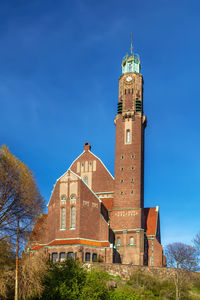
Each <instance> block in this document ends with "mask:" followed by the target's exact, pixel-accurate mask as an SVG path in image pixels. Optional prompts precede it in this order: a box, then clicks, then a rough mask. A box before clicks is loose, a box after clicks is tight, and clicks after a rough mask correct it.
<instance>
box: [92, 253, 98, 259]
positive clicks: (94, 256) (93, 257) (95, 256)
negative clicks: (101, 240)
mask: <svg viewBox="0 0 200 300" xmlns="http://www.w3.org/2000/svg"><path fill="white" fill-rule="evenodd" d="M92 261H97V254H96V253H93V254H92Z"/></svg>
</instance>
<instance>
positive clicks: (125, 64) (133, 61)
mask: <svg viewBox="0 0 200 300" xmlns="http://www.w3.org/2000/svg"><path fill="white" fill-rule="evenodd" d="M121 66H122V74H125V73H131V72H136V73H140V69H141V64H140V57H139V54H137V53H134V52H133V43H132V36H131V47H130V52H128V53H127V54H126V55H125V56H124V57H123V59H122V64H121Z"/></svg>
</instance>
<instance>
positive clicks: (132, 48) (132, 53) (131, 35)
mask: <svg viewBox="0 0 200 300" xmlns="http://www.w3.org/2000/svg"><path fill="white" fill-rule="evenodd" d="M130 49H131V55H132V54H133V33H132V32H131V48H130Z"/></svg>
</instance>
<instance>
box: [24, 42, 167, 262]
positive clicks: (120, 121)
mask: <svg viewBox="0 0 200 300" xmlns="http://www.w3.org/2000/svg"><path fill="white" fill-rule="evenodd" d="M140 68H141V66H140V59H139V56H138V55H136V54H134V53H133V52H132V47H131V53H130V54H127V55H126V56H125V57H124V58H123V61H122V74H121V76H120V78H119V99H118V108H117V114H116V116H115V125H116V139H115V174H114V175H115V176H114V177H113V176H112V175H111V174H110V172H109V171H108V169H107V168H106V166H105V165H104V164H103V162H102V161H101V159H100V158H98V157H97V156H96V155H95V154H93V153H92V152H91V145H90V144H89V143H88V142H87V143H85V145H84V149H83V152H82V153H81V154H80V155H79V156H78V157H77V158H76V159H75V160H74V161H73V163H72V164H71V166H70V167H69V169H68V170H66V172H65V173H64V174H63V175H62V176H61V177H60V178H58V179H57V180H56V183H55V185H54V188H53V191H52V194H51V198H50V201H49V204H48V214H45V215H43V216H42V217H41V218H40V219H39V220H38V221H37V223H36V224H35V227H34V229H33V232H32V234H31V237H30V240H29V243H28V248H27V249H26V251H31V252H35V251H45V252H46V253H47V254H48V255H49V257H50V259H52V260H53V261H62V260H64V259H65V258H67V257H72V258H79V260H81V261H103V262H105V263H123V264H134V265H148V266H162V265H163V249H162V246H161V241H160V221H159V208H158V206H156V207H148V208H144V131H145V127H146V117H145V115H144V114H143V77H142V74H141V73H140Z"/></svg>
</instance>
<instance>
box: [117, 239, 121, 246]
mask: <svg viewBox="0 0 200 300" xmlns="http://www.w3.org/2000/svg"><path fill="white" fill-rule="evenodd" d="M117 245H118V246H119V245H120V237H118V238H117Z"/></svg>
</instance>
